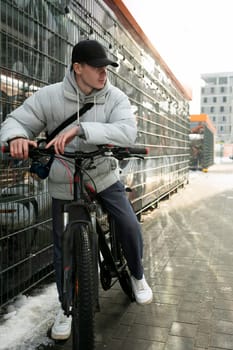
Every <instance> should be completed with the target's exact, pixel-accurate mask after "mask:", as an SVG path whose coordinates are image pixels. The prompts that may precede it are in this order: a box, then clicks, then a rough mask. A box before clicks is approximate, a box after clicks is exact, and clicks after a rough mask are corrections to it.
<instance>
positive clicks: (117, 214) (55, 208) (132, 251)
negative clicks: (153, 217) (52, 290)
mask: <svg viewBox="0 0 233 350" xmlns="http://www.w3.org/2000/svg"><path fill="white" fill-rule="evenodd" d="M99 196H100V197H101V200H102V202H103V205H104V206H105V207H106V208H107V210H108V212H109V213H110V214H111V215H112V216H113V217H114V219H115V221H116V224H117V227H118V229H119V230H118V234H119V239H120V241H121V244H122V248H123V250H124V254H125V258H126V260H127V263H128V266H129V269H130V271H131V273H132V275H133V276H134V277H136V278H137V279H141V278H142V275H143V267H142V262H141V259H142V252H143V242H142V233H141V227H140V224H139V222H138V219H137V217H136V215H135V213H134V211H133V209H132V207H131V205H130V203H129V201H128V199H127V197H126V194H125V189H124V186H123V185H122V183H121V182H119V181H118V182H116V183H115V184H113V185H112V186H110V187H108V188H107V189H106V190H104V191H102V192H100V193H99ZM67 202H68V201H65V200H60V199H55V198H53V199H52V216H53V241H54V267H55V274H56V283H57V289H58V293H59V297H60V296H61V272H62V256H61V236H62V229H63V224H62V208H63V205H64V204H65V203H67Z"/></svg>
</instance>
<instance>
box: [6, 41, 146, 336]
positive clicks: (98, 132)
mask: <svg viewBox="0 0 233 350" xmlns="http://www.w3.org/2000/svg"><path fill="white" fill-rule="evenodd" d="M108 65H111V66H113V67H117V66H118V64H117V63H116V62H114V61H112V60H110V59H109V58H108V57H107V54H106V51H105V49H104V47H103V46H102V45H101V44H100V43H99V42H97V41H95V40H83V41H80V42H79V43H78V44H76V45H75V46H74V48H73V51H72V63H71V66H70V67H69V69H68V70H67V72H66V75H65V77H64V80H63V81H62V82H60V83H57V84H52V85H50V86H46V87H44V88H42V89H40V90H39V91H37V92H36V93H35V94H34V95H32V96H31V97H29V98H28V99H27V100H26V101H25V102H24V103H23V105H22V106H20V107H19V108H17V109H16V110H14V111H13V112H11V113H10V114H9V115H8V118H7V119H6V120H5V122H3V124H2V128H1V131H0V138H1V141H2V142H6V141H7V142H8V143H9V144H10V152H11V155H12V157H15V158H20V159H27V158H28V147H29V145H33V146H35V147H37V143H36V142H35V141H34V138H35V137H36V136H37V135H39V134H40V132H41V131H42V130H45V129H46V130H47V131H48V133H49V134H50V133H51V132H52V131H53V130H54V129H55V128H56V127H57V126H58V125H60V124H61V123H62V122H63V121H64V120H65V119H67V118H68V117H69V116H70V115H72V114H74V113H75V112H77V120H76V122H74V123H73V124H71V125H69V126H68V127H66V129H64V130H62V131H61V132H60V133H59V134H58V135H57V136H56V137H55V138H54V139H53V140H52V141H51V142H49V143H48V145H47V147H49V146H51V145H54V147H55V151H56V153H58V154H62V153H63V152H64V149H65V148H66V150H67V151H73V150H75V149H80V150H86V151H91V150H94V149H96V145H99V144H114V145H118V146H122V147H123V146H130V145H133V144H134V142H135V139H136V135H137V127H136V120H135V117H134V115H133V113H132V110H131V106H130V103H129V100H128V98H127V96H126V95H125V94H124V93H123V92H122V91H120V90H119V89H118V88H116V87H114V86H113V85H111V84H110V82H109V80H108V79H107V66H108ZM88 102H93V103H94V106H93V107H92V108H91V109H89V110H88V111H87V112H86V113H85V114H84V115H83V116H82V117H81V118H79V110H80V108H81V107H82V106H83V105H84V104H86V103H88ZM95 165H96V168H95V169H92V170H87V171H88V173H89V175H90V176H91V177H92V178H93V179H94V181H95V185H96V187H97V191H98V193H99V195H100V196H101V198H102V200H103V201H104V204H105V206H106V208H107V209H108V211H109V212H110V213H111V215H113V216H114V217H115V220H116V221H117V225H118V227H119V228H120V230H119V231H120V240H121V243H122V247H123V250H124V253H125V257H126V259H127V262H128V266H129V269H130V271H131V274H132V276H131V280H132V286H133V290H134V293H135V298H136V301H137V302H138V303H139V304H147V303H150V302H151V301H152V297H153V296H152V290H151V288H150V287H149V286H148V284H147V282H146V280H145V277H144V274H143V266H142V251H143V246H142V234H141V228H140V224H139V223H138V220H137V217H136V215H135V213H134V211H133V210H132V208H131V206H130V204H129V202H128V200H127V197H126V195H125V191H124V186H123V185H122V184H121V182H120V181H119V180H120V178H119V168H118V163H117V160H115V159H114V158H107V157H106V158H104V157H102V158H98V159H95ZM72 171H73V167H72V165H70V163H66V164H64V162H63V163H61V162H60V161H59V160H55V161H54V162H53V165H52V168H51V170H50V174H49V179H48V185H49V193H50V194H51V196H52V216H53V241H54V266H55V272H56V283H57V289H58V295H59V299H60V298H61V235H62V222H61V210H62V205H63V204H64V203H65V202H66V201H69V200H72V198H73V193H72V190H73V189H72V182H70V178H72V176H70V174H71V172H72ZM70 331H71V317H69V318H67V317H65V316H64V314H63V312H62V310H61V311H60V312H59V313H58V315H57V318H56V320H55V323H54V325H53V327H52V337H53V338H54V339H66V338H68V337H69V335H70Z"/></svg>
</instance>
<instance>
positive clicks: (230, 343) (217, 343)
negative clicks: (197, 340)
mask: <svg viewBox="0 0 233 350" xmlns="http://www.w3.org/2000/svg"><path fill="white" fill-rule="evenodd" d="M210 346H212V347H216V348H220V349H230V350H232V349H233V335H229V334H220V333H214V334H212V337H211V343H210Z"/></svg>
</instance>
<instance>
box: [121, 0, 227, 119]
mask: <svg viewBox="0 0 233 350" xmlns="http://www.w3.org/2000/svg"><path fill="white" fill-rule="evenodd" d="M123 2H124V4H125V5H126V6H127V8H128V9H129V10H130V12H131V14H132V15H133V17H134V18H135V19H136V21H137V22H138V24H139V25H140V27H141V28H142V30H143V31H144V33H145V34H146V35H147V36H148V38H149V39H150V41H151V42H152V44H153V45H154V46H155V48H156V49H157V51H158V52H159V54H160V55H161V56H162V58H163V59H164V61H165V62H166V63H167V65H168V66H169V68H170V69H171V70H172V72H173V73H174V74H175V76H176V77H177V79H178V80H179V81H180V82H181V83H182V84H183V85H184V86H189V87H190V88H191V89H192V90H193V102H192V103H191V113H199V112H200V111H199V107H200V106H199V99H200V93H199V91H200V84H201V82H200V75H201V74H202V73H212V72H233V0H123Z"/></svg>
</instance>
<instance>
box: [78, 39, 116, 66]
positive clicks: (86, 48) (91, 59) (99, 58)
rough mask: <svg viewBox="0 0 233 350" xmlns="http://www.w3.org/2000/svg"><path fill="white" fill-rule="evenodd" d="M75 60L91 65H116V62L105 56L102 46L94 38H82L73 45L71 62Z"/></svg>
mask: <svg viewBox="0 0 233 350" xmlns="http://www.w3.org/2000/svg"><path fill="white" fill-rule="evenodd" d="M75 62H78V63H87V64H89V66H93V67H104V66H108V65H111V66H113V67H118V63H116V62H114V61H112V60H110V59H109V58H108V57H107V54H106V51H105V49H104V47H103V46H102V45H101V44H100V43H99V42H98V41H96V40H82V41H80V42H78V43H77V44H76V45H75V46H74V47H73V51H72V64H73V63H75Z"/></svg>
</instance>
